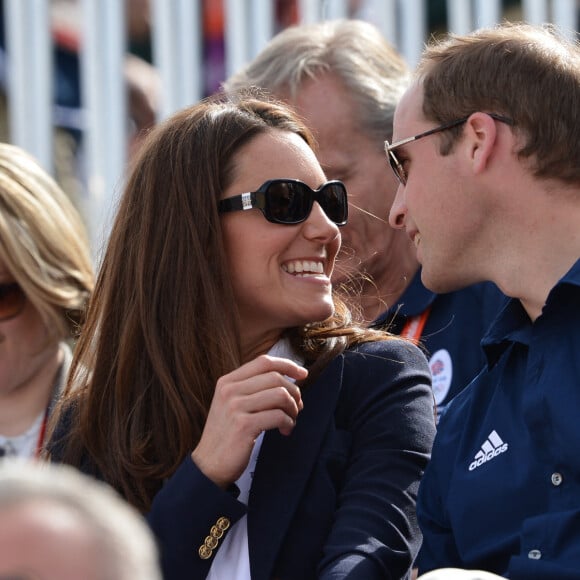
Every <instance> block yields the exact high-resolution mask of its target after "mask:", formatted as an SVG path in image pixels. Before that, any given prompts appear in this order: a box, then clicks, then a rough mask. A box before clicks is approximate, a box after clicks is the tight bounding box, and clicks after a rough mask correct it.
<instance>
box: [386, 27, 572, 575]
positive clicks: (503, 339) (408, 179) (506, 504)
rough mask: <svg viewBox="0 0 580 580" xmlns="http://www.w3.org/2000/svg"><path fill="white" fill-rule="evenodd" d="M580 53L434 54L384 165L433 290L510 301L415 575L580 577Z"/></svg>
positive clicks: (499, 45) (440, 454)
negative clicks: (491, 290) (470, 289)
mask: <svg viewBox="0 0 580 580" xmlns="http://www.w3.org/2000/svg"><path fill="white" fill-rule="evenodd" d="M578 102H580V48H579V47H578V45H577V44H576V43H575V42H574V41H571V40H567V39H566V38H565V37H564V36H563V35H561V34H559V33H558V31H557V30H556V29H553V28H551V27H548V26H546V27H535V26H531V25H526V24H514V25H509V24H505V25H502V26H497V27H494V28H490V29H481V30H478V31H476V32H474V33H472V34H469V35H466V36H454V35H450V36H448V37H447V38H445V39H444V40H442V41H441V42H435V43H433V44H432V45H430V46H429V47H428V48H427V49H426V51H425V52H424V54H423V57H422V59H421V61H420V63H419V65H418V68H417V71H416V76H415V80H414V82H413V84H412V85H411V87H410V88H409V90H408V91H407V92H406V94H405V95H404V96H403V98H402V100H401V102H400V103H399V105H398V106H397V111H396V114H395V122H394V135H393V139H394V143H392V144H389V143H386V144H385V147H386V153H387V156H388V158H389V162H390V164H391V167H392V169H393V173H394V174H395V175H396V176H397V178H398V180H399V182H400V185H399V189H398V190H397V196H396V198H395V202H394V204H393V208H392V210H391V215H390V222H391V224H392V225H393V227H397V228H400V229H402V230H405V232H406V234H407V235H408V236H409V237H410V238H411V239H412V240H413V242H414V243H415V245H416V247H417V255H418V258H419V261H420V262H421V264H422V279H423V282H424V283H425V285H426V286H427V287H429V288H431V289H432V290H433V291H436V292H449V291H453V290H457V289H459V288H463V287H465V286H467V285H469V284H474V283H477V282H481V281H482V280H491V281H493V282H495V283H496V284H497V285H498V287H499V288H500V289H501V290H502V291H503V292H504V293H505V294H506V295H507V296H509V297H510V300H509V302H508V304H507V306H506V308H505V309H504V310H503V311H502V312H501V313H500V315H499V317H498V318H497V319H496V321H495V322H494V323H493V325H492V327H491V328H490V330H489V331H488V333H487V335H486V337H485V339H484V341H483V343H482V344H483V347H484V349H485V354H486V358H487V365H486V367H485V368H484V369H483V370H482V372H481V374H480V375H479V376H478V377H477V378H476V379H475V381H474V382H473V383H472V384H471V385H470V387H469V388H468V389H466V390H465V391H463V392H462V393H460V394H459V395H458V396H457V397H456V398H455V399H454V401H453V403H452V405H451V406H450V408H449V410H448V412H447V413H446V415H445V416H444V418H443V419H442V421H441V423H440V425H439V430H438V433H437V437H436V440H435V446H434V449H433V458H432V460H431V463H430V464H429V466H428V468H427V471H426V473H425V476H424V478H423V480H422V483H421V487H420V492H419V502H418V506H417V513H418V517H419V521H420V525H421V528H422V531H423V536H424V541H423V547H422V548H421V554H420V557H419V570H420V571H428V570H432V569H436V568H441V567H457V568H480V569H483V570H488V571H490V572H494V573H496V574H500V575H501V576H505V577H508V578H510V579H511V580H531V579H534V580H554V579H556V578H557V579H558V580H572V579H577V578H578V577H579V571H580V458H579V455H578V446H577V442H578V440H579V438H580V424H579V422H578V414H579V413H580V388H579V385H580V357H579V354H580V122H579V118H578Z"/></svg>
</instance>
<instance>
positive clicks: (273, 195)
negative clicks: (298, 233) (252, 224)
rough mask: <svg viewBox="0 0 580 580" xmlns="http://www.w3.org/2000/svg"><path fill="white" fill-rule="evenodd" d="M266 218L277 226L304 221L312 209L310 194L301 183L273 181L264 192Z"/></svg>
mask: <svg viewBox="0 0 580 580" xmlns="http://www.w3.org/2000/svg"><path fill="white" fill-rule="evenodd" d="M266 200H267V201H266V212H267V214H266V215H267V218H268V219H269V220H270V221H272V222H275V223H279V224H295V223H299V222H301V221H304V220H305V219H306V218H307V217H308V214H309V213H310V210H311V209H312V192H311V191H310V190H309V188H308V187H307V186H305V185H304V184H303V183H296V182H293V181H284V180H279V181H273V182H272V183H270V185H269V186H268V189H267V191H266Z"/></svg>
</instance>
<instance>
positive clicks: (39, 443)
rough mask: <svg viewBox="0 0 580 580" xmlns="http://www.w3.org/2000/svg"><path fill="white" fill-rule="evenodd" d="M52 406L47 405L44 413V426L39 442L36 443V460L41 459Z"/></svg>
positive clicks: (41, 427) (41, 429) (39, 435)
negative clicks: (49, 411) (49, 409)
mask: <svg viewBox="0 0 580 580" xmlns="http://www.w3.org/2000/svg"><path fill="white" fill-rule="evenodd" d="M49 407H50V404H48V405H47V407H46V411H45V412H44V417H43V418H42V425H40V432H39V433H38V441H37V442H36V451H35V452H34V456H35V457H36V458H38V457H40V452H41V451H42V444H43V443H44V436H45V435H46V424H47V423H48V408H49Z"/></svg>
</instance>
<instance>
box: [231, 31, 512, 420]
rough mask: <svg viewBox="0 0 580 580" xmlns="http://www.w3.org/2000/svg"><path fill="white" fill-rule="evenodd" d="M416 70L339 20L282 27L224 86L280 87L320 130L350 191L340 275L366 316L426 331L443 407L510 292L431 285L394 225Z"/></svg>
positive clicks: (328, 165)
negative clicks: (408, 93)
mask: <svg viewBox="0 0 580 580" xmlns="http://www.w3.org/2000/svg"><path fill="white" fill-rule="evenodd" d="M409 76H410V75H409V71H408V68H407V66H406V64H405V62H404V60H403V58H402V57H401V56H400V55H399V54H398V53H397V52H396V51H395V50H394V48H393V47H392V46H391V45H390V44H389V43H388V42H387V41H386V40H385V39H384V37H383V36H382V35H381V33H380V32H379V30H378V29H377V28H376V27H375V26H373V25H372V24H370V23H368V22H364V21H360V20H336V21H326V22H320V23H317V24H312V25H303V26H296V27H293V28H288V29H286V30H284V31H283V32H281V33H280V34H278V35H277V36H276V37H274V38H273V39H272V40H271V41H270V43H269V44H268V45H267V46H266V47H265V48H264V49H263V51H262V52H261V53H260V54H259V55H258V56H257V57H256V58H255V59H254V61H253V62H251V63H249V64H248V65H247V66H246V67H245V68H244V69H243V70H241V71H239V72H238V73H237V74H235V75H233V76H232V77H231V78H230V79H228V80H227V81H226V82H225V83H224V89H225V90H226V91H236V90H239V89H240V88H244V87H249V86H256V87H259V88H262V89H266V90H268V91H270V92H273V93H274V94H275V95H276V96H277V97H279V98H282V99H283V100H285V101H286V102H288V103H289V104H291V105H292V106H293V107H294V108H295V110H296V111H297V112H298V113H299V114H300V115H301V116H302V117H303V118H304V119H305V121H306V124H307V125H308V127H309V128H310V129H311V130H312V131H313V133H314V135H315V138H316V140H317V146H318V148H317V157H318V160H319V161H320V163H321V165H322V167H323V169H324V171H325V173H326V174H327V175H328V176H329V178H331V179H339V180H341V181H343V182H344V183H345V184H346V186H347V188H348V191H349V212H350V213H349V221H348V224H347V225H346V226H345V227H344V228H343V229H342V234H343V245H342V249H341V253H340V255H339V259H338V261H337V267H336V268H335V272H334V274H333V283H334V284H335V287H337V288H338V289H339V290H342V294H343V297H345V298H346V300H347V301H348V302H349V304H350V306H351V307H352V308H353V309H354V310H355V311H356V312H360V313H361V315H362V317H363V319H364V320H365V322H366V323H368V324H371V325H372V326H373V327H376V328H388V329H389V330H390V331H391V332H394V333H396V334H401V335H403V336H406V337H409V338H412V339H414V340H416V341H419V340H420V341H421V343H422V344H423V345H424V347H425V348H426V350H427V351H428V353H429V356H430V361H429V362H430V368H431V372H432V375H433V393H434V396H435V401H436V404H437V407H438V416H441V415H442V414H443V412H444V411H445V409H446V407H447V405H448V403H449V401H451V399H452V398H453V397H454V396H455V395H456V394H457V393H458V392H459V391H460V390H461V389H462V388H463V387H465V386H466V385H467V384H468V383H469V382H470V380H471V379H472V378H473V377H474V376H475V375H476V374H477V373H478V372H479V370H480V369H481V368H482V366H483V364H484V358H483V356H482V353H481V349H480V346H479V343H480V340H481V337H482V335H483V334H484V332H485V330H486V329H487V327H488V326H489V324H490V323H491V321H492V319H493V317H494V316H495V314H496V313H497V311H498V310H499V308H500V305H501V304H503V302H504V300H505V298H504V297H503V295H502V294H501V293H500V292H499V290H498V289H497V288H496V287H495V286H494V285H493V284H478V285H475V286H472V287H470V288H466V289H463V290H461V291H458V292H451V293H448V294H435V293H433V292H431V291H429V290H427V289H426V288H425V287H424V286H423V284H422V283H421V271H420V266H419V263H418V262H417V257H416V250H415V248H414V246H413V244H412V242H411V241H410V240H409V238H408V237H407V236H405V235H404V233H402V232H400V231H396V230H393V229H392V228H390V227H389V225H388V222H387V220H388V215H389V210H390V208H391V205H392V202H393V199H394V197H395V192H396V189H397V181H396V179H395V178H394V177H393V175H392V174H391V172H390V171H389V169H388V166H387V164H386V162H385V157H384V149H383V142H384V140H385V139H390V137H391V136H392V131H393V127H392V124H393V114H394V111H395V106H396V104H397V102H398V101H399V99H400V97H401V96H402V94H403V92H404V91H405V89H406V87H407V86H408V81H409Z"/></svg>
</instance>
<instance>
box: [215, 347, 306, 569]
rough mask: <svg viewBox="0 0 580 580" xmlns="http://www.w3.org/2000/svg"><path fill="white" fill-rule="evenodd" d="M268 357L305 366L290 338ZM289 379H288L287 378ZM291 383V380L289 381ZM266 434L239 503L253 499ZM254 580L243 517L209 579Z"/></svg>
mask: <svg viewBox="0 0 580 580" xmlns="http://www.w3.org/2000/svg"><path fill="white" fill-rule="evenodd" d="M268 354H269V355H271V356H276V357H280V358H288V359H290V360H292V361H294V362H297V363H298V364H302V363H303V361H301V360H300V359H299V358H298V357H297V356H296V354H295V353H294V352H293V350H292V348H291V346H290V343H289V341H288V339H281V340H279V341H278V342H277V343H276V344H275V345H274V346H273V347H272V348H271V349H270V350H269V351H268ZM287 378H288V377H287ZM290 380H292V379H290ZM263 438H264V432H262V433H260V435H259V436H258V438H257V439H256V441H255V443H254V448H253V449H252V453H251V455H250V461H249V462H248V466H247V467H246V470H245V471H244V473H242V475H241V476H240V478H239V479H238V480H237V481H236V485H237V486H238V488H239V490H240V495H239V496H238V501H241V502H242V503H244V504H246V505H248V499H249V497H250V488H251V487H252V479H253V477H254V470H255V468H256V463H257V462H258V456H259V454H260V448H261V446H262V440H263ZM224 579H227V580H251V575H250V553H249V548H248V517H247V515H244V516H243V517H242V518H241V519H239V520H238V521H237V522H236V523H235V524H234V525H233V526H232V527H231V529H230V530H229V532H228V533H227V534H226V536H225V537H224V539H223V540H222V545H221V546H220V549H219V550H218V552H217V554H216V556H215V558H214V560H213V562H212V565H211V568H210V569H209V573H208V575H207V580H224Z"/></svg>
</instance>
